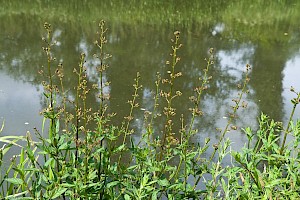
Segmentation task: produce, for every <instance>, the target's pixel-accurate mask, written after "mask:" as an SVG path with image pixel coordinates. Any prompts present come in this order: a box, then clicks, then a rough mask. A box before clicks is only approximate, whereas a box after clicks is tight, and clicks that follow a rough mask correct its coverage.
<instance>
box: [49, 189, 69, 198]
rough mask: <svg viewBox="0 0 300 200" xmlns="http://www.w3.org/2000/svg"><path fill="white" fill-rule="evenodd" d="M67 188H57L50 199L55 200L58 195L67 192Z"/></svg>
mask: <svg viewBox="0 0 300 200" xmlns="http://www.w3.org/2000/svg"><path fill="white" fill-rule="evenodd" d="M67 189H68V188H59V189H58V190H57V191H56V193H54V195H53V196H52V197H51V199H55V198H57V197H59V196H60V195H62V194H63V193H64V192H65V191H67Z"/></svg>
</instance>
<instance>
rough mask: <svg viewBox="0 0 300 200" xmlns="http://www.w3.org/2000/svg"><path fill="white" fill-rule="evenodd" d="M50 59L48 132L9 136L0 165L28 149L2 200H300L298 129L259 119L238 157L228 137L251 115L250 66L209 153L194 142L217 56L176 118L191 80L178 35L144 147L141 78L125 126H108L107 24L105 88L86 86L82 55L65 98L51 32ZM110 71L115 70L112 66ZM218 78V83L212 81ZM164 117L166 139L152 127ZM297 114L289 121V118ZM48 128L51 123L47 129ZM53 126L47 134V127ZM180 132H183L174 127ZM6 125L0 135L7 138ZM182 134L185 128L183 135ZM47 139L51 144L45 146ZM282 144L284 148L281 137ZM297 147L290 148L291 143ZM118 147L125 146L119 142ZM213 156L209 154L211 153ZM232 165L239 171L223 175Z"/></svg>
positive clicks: (102, 67) (7, 179) (102, 59)
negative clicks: (181, 82)
mask: <svg viewBox="0 0 300 200" xmlns="http://www.w3.org/2000/svg"><path fill="white" fill-rule="evenodd" d="M44 28H45V31H46V35H45V37H44V38H43V41H44V43H45V47H44V48H43V51H44V53H45V56H46V58H47V65H46V67H45V69H42V70H41V71H40V73H41V74H42V75H43V76H44V78H45V80H44V82H43V83H42V84H43V86H44V97H45V101H46V102H47V106H46V107H45V108H44V110H43V111H42V112H41V113H42V114H43V116H44V123H43V129H42V130H37V129H35V130H34V132H35V134H36V135H37V141H33V140H32V137H31V133H28V134H27V135H26V137H14V136H2V137H1V138H0V141H1V142H4V143H7V145H4V146H3V147H2V148H1V149H0V150H1V151H0V158H1V159H0V165H1V166H2V163H4V162H5V160H4V158H3V155H4V154H5V153H6V152H7V151H8V150H9V148H11V147H12V146H18V144H17V142H18V140H24V141H25V142H26V144H25V145H24V146H19V148H20V149H21V150H20V154H18V155H15V156H14V157H13V158H12V159H11V162H10V164H9V165H8V166H4V170H2V171H1V176H0V181H1V182H0V188H1V193H0V197H1V198H4V199H74V200H75V199H125V200H129V199H163V198H167V199H217V198H222V199H255V198H256V199H296V198H299V197H300V191H299V188H300V187H299V186H300V180H299V178H298V177H299V176H298V171H299V169H300V167H299V156H298V155H299V149H298V146H299V142H300V137H299V134H300V122H299V121H297V122H293V121H291V120H290V121H289V123H288V125H286V128H284V126H283V125H282V123H279V122H275V121H274V120H271V119H269V118H268V117H267V116H266V115H264V114H262V115H261V116H260V119H259V129H258V131H257V132H254V131H253V130H251V128H245V129H243V132H244V133H245V134H246V135H247V137H248V143H247V144H245V146H244V148H243V149H242V150H241V151H240V152H235V151H232V150H231V148H230V147H231V142H230V140H229V139H227V138H226V134H227V133H228V132H229V131H231V130H235V131H236V130H238V127H236V126H235V125H234V122H235V118H236V116H237V112H239V110H240V109H242V108H243V109H246V107H247V103H246V102H245V101H243V96H244V95H245V94H246V93H247V92H248V90H247V84H248V82H249V81H250V79H249V73H250V66H249V65H247V66H246V70H245V74H244V81H243V82H242V83H240V84H238V85H237V87H238V88H239V89H240V92H239V94H238V96H237V97H236V98H234V99H232V101H233V104H232V111H231V112H230V113H228V117H227V118H228V122H227V124H226V126H225V127H224V128H223V129H220V130H219V133H220V136H219V141H218V143H216V144H211V143H210V139H209V138H206V139H205V141H204V142H203V144H201V145H200V144H199V145H192V144H191V143H190V140H191V138H192V137H193V135H195V134H196V133H197V132H198V130H197V129H196V128H195V125H194V122H195V120H196V118H198V117H201V116H202V115H203V114H205V113H204V112H203V111H202V109H201V105H202V103H201V100H202V96H203V94H204V93H205V92H206V91H207V90H208V89H209V88H210V86H209V81H210V80H211V79H212V77H211V76H210V69H211V68H212V67H214V54H213V49H209V55H210V57H209V58H207V59H206V67H205V68H204V70H203V73H202V75H201V77H199V83H198V86H196V87H195V89H194V95H193V96H191V97H190V98H189V99H190V101H191V102H192V105H193V106H192V107H191V108H190V116H187V117H184V116H180V120H177V118H176V117H175V116H176V115H177V113H176V107H175V106H174V101H175V100H176V99H179V98H181V95H182V93H183V92H184V91H179V90H177V89H176V81H177V78H179V77H180V76H184V74H183V73H182V72H181V71H180V64H181V59H180V57H179V54H178V53H179V52H180V49H181V48H183V46H182V44H181V43H180V37H181V35H180V32H179V31H175V32H174V38H172V40H171V41H172V45H171V48H170V52H171V53H170V59H169V60H167V61H166V75H161V74H157V80H156V82H155V83H154V84H155V88H156V90H155V91H154V93H153V102H154V107H153V110H145V111H144V129H143V131H142V132H141V133H138V134H140V135H141V137H140V139H139V140H138V141H137V140H136V139H134V138H133V137H132V134H133V132H134V131H135V129H134V126H132V121H133V119H134V118H135V115H134V113H135V111H138V109H137V108H138V107H139V105H138V103H137V99H138V98H139V94H140V89H141V87H142V85H140V79H141V78H142V77H141V76H140V74H139V73H137V76H136V78H135V79H134V83H133V88H132V91H133V95H132V99H130V100H128V104H129V113H128V116H127V117H125V118H124V121H123V123H122V124H121V125H115V124H114V123H113V121H112V120H111V119H112V118H113V117H114V115H115V113H110V109H109V103H110V102H109V97H110V95H109V94H108V93H106V91H107V90H105V87H109V82H106V80H104V78H103V77H104V76H105V73H106V70H109V68H108V66H109V58H110V57H111V55H110V54H109V53H107V52H106V48H105V47H106V45H107V40H106V34H107V31H108V29H107V28H106V24H105V22H104V21H101V22H100V23H99V27H98V28H99V30H98V32H97V34H98V38H97V39H96V41H95V45H96V46H97V47H98V52H95V57H96V58H97V59H98V60H99V65H98V67H97V72H98V75H99V76H98V79H99V80H98V84H96V85H93V86H90V85H89V84H88V76H87V67H86V56H85V54H84V53H82V54H81V55H80V57H79V60H78V66H77V67H75V68H74V73H75V74H76V76H77V85H75V86H74V88H75V90H76V95H75V97H74V98H68V91H65V90H64V78H65V76H67V74H64V70H63V69H64V67H63V64H62V63H57V61H56V59H55V56H54V55H53V51H52V49H53V48H54V47H55V45H54V44H55V41H53V37H52V27H51V25H50V24H49V23H45V24H44ZM112 67H113V66H112ZM215 78H217V77H215ZM292 91H293V92H294V93H295V94H296V98H294V99H293V100H292V103H293V104H294V109H295V108H296V106H297V104H299V101H300V93H299V92H296V91H295V89H292ZM90 92H95V93H96V94H97V97H98V99H99V101H98V103H99V106H98V110H92V109H91V108H90V107H89V106H90V105H88V103H87V102H88V101H87V98H88V95H87V94H88V93H90ZM160 113H162V114H163V115H162V116H161V118H160V119H161V120H160V123H161V125H163V128H162V129H160V128H159V127H157V126H156V125H155V123H154V121H155V120H154V119H155V118H157V117H158V116H159V115H160ZM293 114H294V110H293V112H292V113H291V118H290V119H292V116H293ZM46 122H49V123H46ZM47 124H49V125H47ZM176 124H179V126H175V125H176ZM3 127H4V125H2V128H1V130H0V132H1V131H2V129H3ZM177 127H179V128H177ZM45 132H46V133H48V134H47V137H45V136H43V134H44V133H45ZM282 132H283V133H284V135H283V141H282V142H281V141H280V139H281V135H280V134H281V133H282ZM288 134H290V135H291V136H293V137H294V140H292V142H291V143H289V144H286V137H287V135H288ZM120 138H121V139H120ZM209 148H213V151H212V153H211V154H210V153H209V152H210V151H208V149H209ZM225 156H230V158H231V160H232V163H231V164H230V165H225V164H224V162H223V160H224V158H225Z"/></svg>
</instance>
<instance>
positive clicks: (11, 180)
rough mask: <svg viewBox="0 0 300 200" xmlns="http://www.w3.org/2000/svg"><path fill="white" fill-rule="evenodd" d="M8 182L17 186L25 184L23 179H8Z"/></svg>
mask: <svg viewBox="0 0 300 200" xmlns="http://www.w3.org/2000/svg"><path fill="white" fill-rule="evenodd" d="M5 180H6V181H7V182H9V183H12V184H15V185H22V184H23V181H22V179H19V178H7V179H5Z"/></svg>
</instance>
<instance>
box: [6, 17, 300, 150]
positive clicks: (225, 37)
mask: <svg viewBox="0 0 300 200" xmlns="http://www.w3.org/2000/svg"><path fill="white" fill-rule="evenodd" d="M75 16H76V15H75V14H74V16H73V18H74V17H75ZM93 16H95V13H93ZM108 17H109V16H108ZM75 18H76V17H75ZM99 19H101V18H100V17H99ZM42 20H45V17H44V18H41V17H37V16H36V15H35V14H32V13H17V14H13V13H10V14H7V15H1V19H0V25H1V32H0V121H3V120H5V129H4V130H3V133H2V134H3V135H25V133H26V131H30V132H33V128H34V127H37V128H38V129H40V128H41V125H42V117H41V116H40V115H39V112H40V111H41V110H42V108H43V107H44V106H45V104H44V101H43V89H42V87H41V81H42V77H41V76H40V75H39V74H38V71H39V69H41V67H42V66H45V65H46V58H45V55H44V53H43V52H42V48H41V47H42V46H43V45H44V44H43V42H42V40H41V37H42V36H43V35H45V31H44V30H43V22H42ZM49 22H50V23H51V24H52V26H53V37H54V38H55V40H57V44H56V46H55V47H54V48H53V53H54V55H55V57H56V59H57V61H58V62H61V63H63V65H64V69H65V74H66V76H68V77H69V78H67V79H66V80H65V87H66V90H69V91H70V94H71V96H72V91H73V89H74V86H75V85H76V78H75V77H74V75H73V72H72V71H73V68H74V67H76V66H77V65H78V62H79V57H80V53H81V52H84V53H86V55H87V63H86V66H87V67H88V74H89V76H90V78H89V84H93V83H97V81H98V79H97V77H96V75H95V67H96V65H97V62H96V61H95V60H94V58H93V54H94V53H96V52H97V49H96V48H95V45H94V44H93V41H94V40H95V37H96V35H95V32H96V28H97V22H96V21H94V20H91V21H90V23H89V24H82V23H76V21H72V20H70V21H68V19H67V20H66V19H60V18H57V19H55V20H53V18H51V19H50V21H49ZM195 26H196V25H195ZM107 27H108V28H109V29H108V32H107V38H108V44H107V46H106V49H105V51H106V52H108V53H110V54H112V58H111V59H110V61H109V64H110V68H109V69H108V70H107V73H106V74H105V79H107V80H109V81H111V85H110V87H109V89H108V90H109V92H110V95H111V101H110V109H111V111H113V112H116V113H117V116H116V117H115V119H114V120H115V122H116V123H120V122H121V121H122V120H123V117H124V116H126V115H128V111H129V105H128V104H127V103H126V102H127V101H128V100H129V99H131V98H132V97H131V95H132V94H133V88H132V84H133V79H134V78H135V75H136V72H140V74H141V84H142V85H143V88H142V91H141V92H140V99H139V103H140V106H141V107H140V108H139V109H138V110H137V111H136V112H135V116H136V118H135V120H134V123H133V126H134V127H135V128H136V131H135V134H134V137H136V138H139V136H140V132H141V131H142V130H143V128H142V127H143V119H142V117H143V112H144V110H150V111H151V109H152V107H153V101H152V92H153V91H154V90H155V84H154V82H155V75H156V72H160V73H161V74H162V75H164V73H166V65H165V62H166V61H167V60H169V59H170V58H169V53H170V52H171V43H170V39H171V38H172V37H173V32H174V31H175V30H179V31H181V43H182V44H183V47H182V48H181V49H180V51H179V55H180V57H181V61H180V63H179V64H178V66H177V71H181V72H182V73H183V76H182V77H180V78H179V79H178V80H176V81H177V82H176V87H178V89H179V90H180V91H182V92H183V96H182V97H181V98H180V99H181V100H176V101H175V102H174V103H175V106H176V107H177V116H180V115H181V114H183V115H185V116H187V117H188V116H189V115H190V113H189V111H188V108H189V107H190V106H191V104H190V102H189V100H188V97H189V96H191V95H192V93H193V89H194V87H195V86H196V85H197V80H198V77H199V76H200V75H201V74H202V70H203V69H204V67H205V61H204V58H206V57H208V49H209V48H211V47H212V48H214V49H215V56H216V60H215V65H214V67H213V68H212V69H211V71H210V72H209V73H210V74H211V75H212V77H213V79H212V80H211V83H210V87H209V90H207V92H206V93H205V94H204V96H203V97H202V99H203V100H202V109H203V112H204V116H203V117H201V118H198V119H197V121H196V124H195V127H196V128H198V130H199V132H198V134H197V135H196V137H194V138H193V140H194V141H193V142H195V143H202V142H203V141H204V138H206V137H210V138H211V140H212V141H213V142H214V141H217V140H218V138H219V133H218V132H217V131H216V128H224V126H225V125H226V123H227V118H226V116H227V113H228V112H229V111H230V105H232V101H231V100H232V99H233V98H235V97H236V96H237V94H238V92H239V90H238V88H237V84H238V83H242V81H243V77H244V76H243V72H245V69H246V67H245V66H246V64H250V65H251V67H252V70H251V73H250V77H251V80H250V82H249V85H248V88H249V91H250V93H249V94H247V95H245V96H244V98H243V99H244V100H245V101H247V103H248V107H247V108H246V109H243V110H239V111H238V119H237V120H236V122H235V124H234V125H236V126H237V127H238V130H236V131H232V132H229V133H228V134H227V136H228V137H229V138H230V139H231V140H232V142H233V146H232V147H233V149H239V148H241V147H242V146H243V144H244V143H245V142H246V136H245V135H244V134H243V132H242V130H241V128H243V127H247V126H251V127H252V128H253V129H255V128H257V124H258V123H257V119H258V117H259V115H260V113H261V112H264V113H266V114H268V115H270V116H271V117H272V118H274V119H275V120H279V121H283V122H284V123H285V124H286V122H287V120H288V117H289V115H290V112H291V109H292V104H291V103H290V99H291V98H293V97H294V94H293V93H291V92H290V91H289V89H290V87H291V86H293V87H294V88H295V89H296V90H298V91H299V90H300V79H299V77H300V35H299V29H300V26H299V24H298V27H297V26H294V25H293V26H287V25H286V24H284V23H283V22H280V23H279V22H278V23H274V24H272V25H268V26H265V27H264V25H259V24H257V25H255V24H254V25H252V26H251V28H250V30H249V31H250V33H247V34H245V31H244V30H242V29H240V28H241V27H239V26H238V25H237V26H236V27H235V26H233V25H232V24H229V23H228V22H225V21H222V20H221V19H220V20H217V19H215V20H213V21H211V23H208V24H204V25H201V27H193V26H192V25H189V26H188V27H187V25H185V24H182V25H180V24H179V25H172V24H170V23H165V24H164V23H160V24H158V25H153V24H147V23H145V24H133V25H130V24H126V23H122V22H117V21H113V20H111V21H110V20H108V23H107ZM239 29H240V32H239ZM273 29H274V31H272V30H273ZM255 30H257V32H255ZM58 62H57V64H58ZM88 103H89V106H91V107H94V108H97V100H96V98H95V95H94V94H91V96H90V97H89V99H88ZM299 118H300V110H299V108H298V109H297V110H296V113H295V116H294V119H299ZM178 124H180V122H179V120H178ZM157 125H158V126H163V124H159V120H158V122H157Z"/></svg>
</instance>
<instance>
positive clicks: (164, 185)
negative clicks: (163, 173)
mask: <svg viewBox="0 0 300 200" xmlns="http://www.w3.org/2000/svg"><path fill="white" fill-rule="evenodd" d="M157 183H158V184H159V185H160V186H162V187H167V186H168V185H169V184H170V183H169V181H168V180H167V179H163V180H158V181H157Z"/></svg>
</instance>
